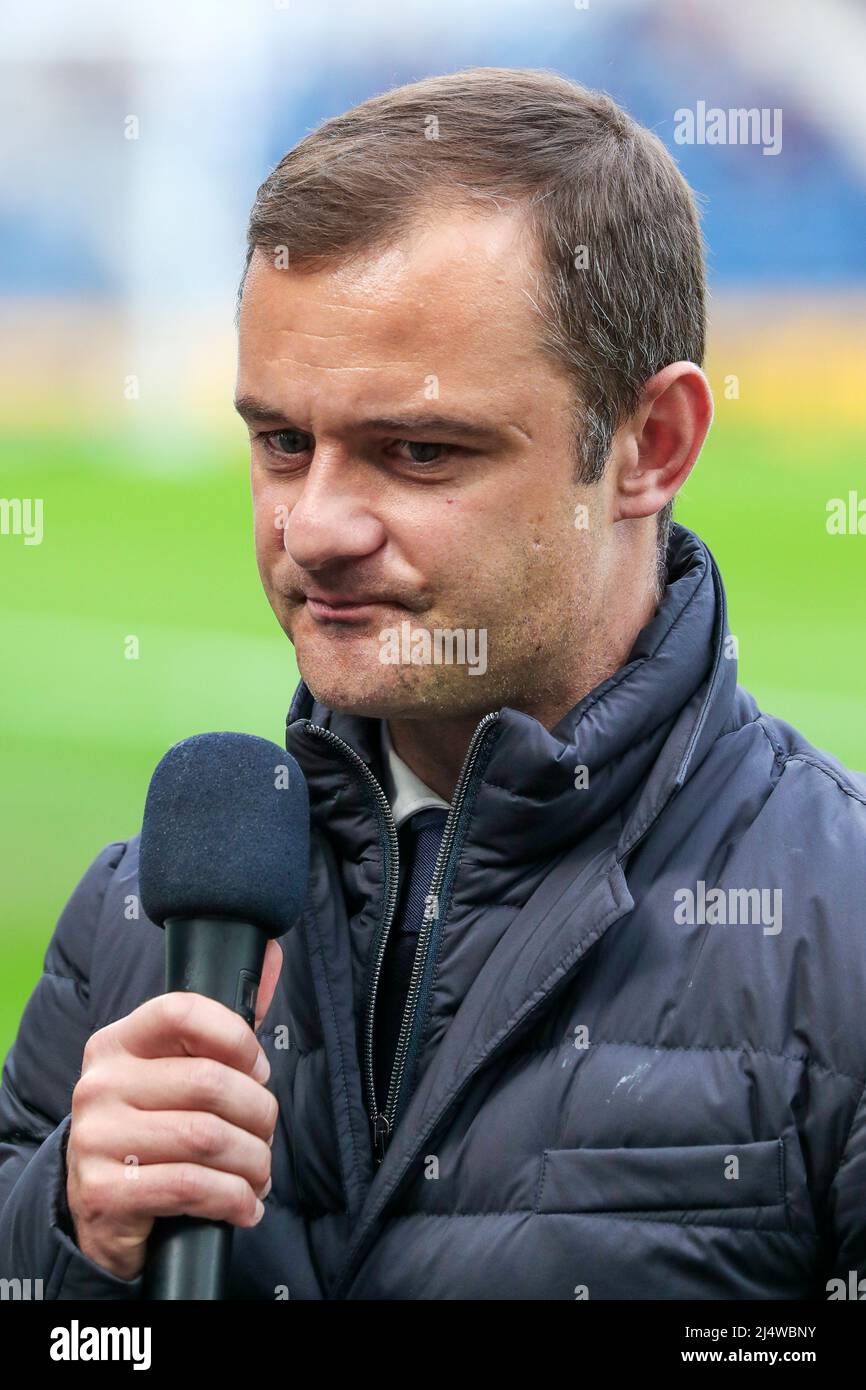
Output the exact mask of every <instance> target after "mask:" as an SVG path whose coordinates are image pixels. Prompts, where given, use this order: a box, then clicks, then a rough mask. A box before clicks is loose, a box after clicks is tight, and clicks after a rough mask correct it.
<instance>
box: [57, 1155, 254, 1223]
mask: <svg viewBox="0 0 866 1390" xmlns="http://www.w3.org/2000/svg"><path fill="white" fill-rule="evenodd" d="M133 1171H134V1177H132V1178H130V1176H129V1174H130V1172H133ZM78 1207H79V1219H80V1220H82V1221H84V1222H85V1223H86V1222H88V1221H92V1220H94V1217H93V1216H92V1215H91V1213H92V1212H95V1213H98V1220H99V1223H100V1225H106V1224H109V1225H112V1226H115V1227H118V1228H119V1229H120V1230H121V1231H122V1229H123V1227H124V1226H127V1227H128V1228H129V1229H134V1227H135V1225H137V1224H138V1223H139V1221H140V1219H141V1217H142V1216H145V1217H157V1216H201V1217H205V1218H206V1219H207V1220H210V1221H230V1222H231V1223H232V1225H234V1226H255V1225H256V1223H257V1221H258V1220H260V1219H261V1215H262V1214H263V1204H262V1202H261V1200H260V1198H259V1197H258V1196H257V1195H256V1193H255V1192H254V1191H253V1189H252V1187H251V1186H250V1184H249V1183H248V1182H247V1180H246V1178H242V1177H239V1176H238V1175H237V1174H236V1173H224V1172H223V1171H222V1170H221V1169H219V1168H208V1167H205V1166H204V1165H202V1164H197V1163H149V1164H141V1165H136V1166H135V1168H134V1169H133V1168H131V1167H130V1166H125V1167H121V1166H120V1165H119V1164H116V1163H109V1162H106V1163H105V1165H104V1170H101V1171H100V1173H99V1176H98V1177H97V1178H93V1177H91V1178H90V1179H89V1180H88V1182H87V1184H86V1186H83V1187H82V1190H81V1193H80V1196H79V1203H78Z"/></svg>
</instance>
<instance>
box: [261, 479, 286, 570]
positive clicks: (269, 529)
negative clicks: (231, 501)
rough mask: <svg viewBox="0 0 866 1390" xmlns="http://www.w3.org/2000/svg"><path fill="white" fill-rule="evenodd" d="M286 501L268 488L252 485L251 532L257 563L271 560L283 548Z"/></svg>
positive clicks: (282, 550)
mask: <svg viewBox="0 0 866 1390" xmlns="http://www.w3.org/2000/svg"><path fill="white" fill-rule="evenodd" d="M288 515H289V507H288V503H286V502H285V501H281V500H280V498H279V497H278V496H277V494H276V493H275V492H273V491H272V490H271V489H269V488H261V489H256V487H255V486H254V487H253V533H254V536H255V545H256V555H257V556H258V557H259V563H260V564H261V563H262V561H272V560H273V559H274V558H275V557H277V556H279V555H281V554H282V553H283V552H284V550H285V545H284V532H285V525H286V521H287V519H288Z"/></svg>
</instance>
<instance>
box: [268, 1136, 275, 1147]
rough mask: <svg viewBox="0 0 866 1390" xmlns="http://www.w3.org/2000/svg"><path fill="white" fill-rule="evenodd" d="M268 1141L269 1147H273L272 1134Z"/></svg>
mask: <svg viewBox="0 0 866 1390" xmlns="http://www.w3.org/2000/svg"><path fill="white" fill-rule="evenodd" d="M268 1143H269V1144H270V1146H271V1148H273V1147H274V1136H273V1135H271V1137H270V1139H269V1140H268Z"/></svg>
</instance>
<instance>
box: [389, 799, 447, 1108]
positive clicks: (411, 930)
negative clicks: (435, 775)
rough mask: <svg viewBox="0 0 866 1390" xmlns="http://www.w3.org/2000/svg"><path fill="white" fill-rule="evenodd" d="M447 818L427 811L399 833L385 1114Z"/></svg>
mask: <svg viewBox="0 0 866 1390" xmlns="http://www.w3.org/2000/svg"><path fill="white" fill-rule="evenodd" d="M447 816H448V811H447V810H446V809H445V808H444V807H438V806H429V807H425V809H424V810H423V811H416V812H415V814H414V816H410V817H409V819H408V820H407V821H404V823H403V824H402V825H401V826H400V829H399V831H398V835H399V838H400V862H401V864H402V865H403V867H404V870H405V877H404V876H403V874H401V879H402V888H401V892H400V897H399V899H398V902H397V911H396V914H395V916H394V922H393V924H392V927H391V931H390V934H389V937H388V946H387V949H386V951H385V960H384V962H383V964H382V976H381V979H380V981H379V992H378V998H377V1002H376V1039H375V1048H376V1098H377V1100H378V1102H379V1109H380V1110H384V1108H385V1102H386V1100H387V1097H388V1084H389V1082H390V1079H391V1068H392V1067H393V1065H394V1055H395V1053H396V1051H397V1040H398V1038H399V1036H400V1024H401V1023H402V1021H403V1010H404V1008H405V1005H406V995H407V993H408V990H409V980H410V978H411V975H412V966H413V964H414V962H415V951H416V948H417V946H418V934H419V932H420V930H421V926H422V923H423V920H424V909H425V907H426V906H427V894H428V893H429V891H430V883H431V880H432V878H433V870H434V868H435V867H436V859H437V856H438V854H439V848H440V846H441V844H442V832H443V831H444V829H445V821H446V818H447Z"/></svg>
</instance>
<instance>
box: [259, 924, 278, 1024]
mask: <svg viewBox="0 0 866 1390" xmlns="http://www.w3.org/2000/svg"><path fill="white" fill-rule="evenodd" d="M282 968H283V953H282V950H281V948H280V944H279V942H278V941H274V940H271V941H269V942H268V944H267V946H266V948H265V960H264V964H263V966H262V979H261V984H260V985H259V990H258V994H257V996H256V1032H258V1030H259V1028H260V1027H261V1024H262V1020H263V1018H264V1016H265V1014H266V1013H267V1011H268V1009H269V1008H270V1007H271V1000H272V999H273V997H274V990H275V989H276V987H277V981H278V980H279V978H280V972H281V970H282Z"/></svg>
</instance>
